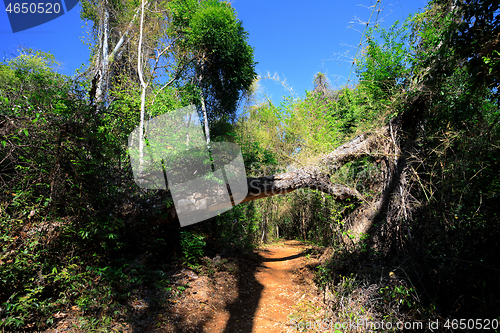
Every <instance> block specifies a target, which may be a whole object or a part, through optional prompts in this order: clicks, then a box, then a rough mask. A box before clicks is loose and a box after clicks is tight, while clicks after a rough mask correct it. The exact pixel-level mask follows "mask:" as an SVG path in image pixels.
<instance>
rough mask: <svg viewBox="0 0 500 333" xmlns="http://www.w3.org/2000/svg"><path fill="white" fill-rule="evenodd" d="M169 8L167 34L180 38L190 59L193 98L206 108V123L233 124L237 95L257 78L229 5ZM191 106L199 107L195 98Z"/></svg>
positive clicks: (211, 1) (211, 0)
mask: <svg viewBox="0 0 500 333" xmlns="http://www.w3.org/2000/svg"><path fill="white" fill-rule="evenodd" d="M169 8H170V13H171V14H170V15H171V25H170V26H169V32H170V34H171V35H173V36H177V37H179V38H180V40H179V42H178V43H179V45H180V47H181V49H182V50H183V52H188V53H191V54H192V55H193V59H194V60H195V61H194V62H193V66H194V67H193V70H194V72H193V73H192V74H191V75H192V76H195V77H194V79H195V82H197V84H196V90H197V91H198V93H197V94H198V95H199V94H201V95H202V96H203V98H204V100H205V102H206V104H207V106H208V107H207V112H208V120H209V123H210V124H211V126H213V127H217V126H216V124H217V123H218V122H220V121H221V120H222V122H223V123H224V122H227V121H231V120H234V116H235V112H236V107H237V103H238V101H239V100H240V97H241V93H242V92H244V91H246V90H248V89H249V88H250V86H251V84H252V82H253V80H254V79H255V78H256V76H257V75H256V73H255V70H254V67H255V64H256V63H255V62H254V59H253V48H252V47H251V46H249V45H248V42H247V41H248V33H247V32H246V31H245V30H244V28H243V26H242V22H241V21H240V20H237V18H236V13H235V11H234V9H233V8H232V7H231V5H230V4H229V3H227V2H219V1H217V0H205V1H201V2H199V3H198V2H197V1H185V0H175V1H171V2H170V3H169ZM186 81H191V78H190V79H188V80H186ZM188 85H189V84H188ZM193 97H194V96H193ZM193 102H196V104H197V105H199V103H198V102H199V98H195V99H194V100H193Z"/></svg>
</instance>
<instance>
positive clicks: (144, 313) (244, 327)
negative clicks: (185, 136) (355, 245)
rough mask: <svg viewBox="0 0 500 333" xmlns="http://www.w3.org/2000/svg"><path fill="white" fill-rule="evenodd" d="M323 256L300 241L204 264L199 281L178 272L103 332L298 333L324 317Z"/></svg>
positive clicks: (80, 326) (77, 326)
mask: <svg viewBox="0 0 500 333" xmlns="http://www.w3.org/2000/svg"><path fill="white" fill-rule="evenodd" d="M322 253H323V249H322V248H318V247H314V246H310V245H306V244H304V243H301V242H299V241H281V242H279V243H274V244H270V245H266V246H262V247H260V248H258V249H255V250H254V251H253V253H251V254H250V255H244V256H236V258H235V257H233V256H231V255H227V256H216V257H215V258H213V259H210V258H205V260H204V264H203V265H201V266H200V267H198V268H197V269H196V273H195V272H194V271H193V270H190V269H185V268H184V269H179V270H176V271H175V272H172V274H171V277H170V278H169V285H168V286H164V288H152V287H146V286H145V287H144V288H140V289H139V290H137V291H136V292H135V293H134V295H133V296H132V297H131V298H130V300H129V301H128V304H127V305H126V306H125V307H126V311H123V312H124V315H123V316H121V318H119V319H118V320H113V321H112V322H109V323H108V324H107V325H106V326H107V327H106V328H105V330H104V331H106V332H109V331H112V332H113V331H114V332H125V333H132V332H133V333H136V332H206V333H233V332H234V333H236V332H242V333H264V332H265V333H282V332H297V325H296V324H297V323H299V322H303V323H304V322H319V321H320V319H321V318H323V317H324V315H325V314H324V310H323V306H322V296H321V292H320V291H319V290H318V288H317V287H316V285H315V283H314V268H315V267H316V266H317V265H318V264H319V262H320V257H321V255H322ZM125 313H126V314H125ZM90 328H91V327H89V321H88V320H83V321H82V319H81V317H80V318H78V315H77V313H74V314H73V315H72V316H69V317H67V318H66V319H65V320H63V321H61V322H59V324H58V325H57V326H56V327H55V328H53V329H51V330H48V331H46V332H47V333H48V332H50V333H56V332H57V333H58V332H83V331H86V332H87V331H89V329H90ZM102 328H104V327H102V326H101V329H102ZM101 329H99V328H97V327H93V329H92V331H96V332H100V331H101ZM104 331H103V332H104Z"/></svg>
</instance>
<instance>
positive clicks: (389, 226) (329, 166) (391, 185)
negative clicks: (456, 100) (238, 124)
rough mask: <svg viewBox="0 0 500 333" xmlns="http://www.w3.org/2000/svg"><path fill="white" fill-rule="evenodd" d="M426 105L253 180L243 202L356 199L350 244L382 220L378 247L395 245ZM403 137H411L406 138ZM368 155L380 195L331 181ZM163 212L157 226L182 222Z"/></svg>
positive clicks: (419, 102) (348, 223)
mask: <svg viewBox="0 0 500 333" xmlns="http://www.w3.org/2000/svg"><path fill="white" fill-rule="evenodd" d="M424 107H425V103H424V102H423V99H421V98H416V99H415V101H414V102H413V103H412V104H411V106H410V108H409V110H408V111H406V112H404V113H403V114H402V115H400V116H399V117H398V118H396V119H394V120H392V121H391V122H390V123H389V125H388V126H385V127H383V128H380V129H379V130H377V131H374V132H373V133H366V134H362V135H359V136H357V137H355V138H354V139H352V140H351V141H350V142H348V143H346V144H344V145H342V146H340V147H338V148H337V149H335V150H334V151H333V152H331V153H329V154H327V155H325V156H323V157H321V158H319V159H318V160H317V161H316V163H313V164H311V165H308V166H305V167H303V168H300V169H296V170H293V171H290V172H287V173H282V174H277V175H271V176H266V177H258V178H247V184H248V193H247V195H246V197H245V198H244V199H243V201H242V202H241V203H244V202H249V201H253V200H258V199H261V198H267V197H272V196H275V195H282V194H286V193H290V192H292V191H295V190H297V189H302V188H308V189H312V190H317V191H320V192H323V193H325V194H328V195H330V196H331V197H332V198H333V199H334V200H336V201H347V200H350V202H354V203H356V204H357V207H356V208H355V209H354V210H353V211H352V212H351V213H350V214H349V215H347V216H346V217H345V219H344V224H343V225H344V228H346V229H349V230H350V232H349V235H350V236H349V237H345V238H344V239H343V240H344V242H345V243H346V244H348V245H351V246H354V245H355V244H356V243H357V242H358V241H359V240H360V239H361V236H363V234H366V233H368V232H369V231H370V228H371V227H372V225H373V224H374V222H376V221H378V220H380V221H382V222H383V223H382V224H383V226H382V227H380V228H378V227H377V233H376V235H374V237H376V238H377V239H378V240H379V241H377V243H378V244H383V243H384V242H386V240H387V239H389V238H390V239H391V241H392V242H394V237H393V236H394V235H393V234H390V235H389V233H393V232H394V230H396V231H397V230H399V229H400V228H399V226H394V224H397V223H399V222H398V221H400V220H401V217H408V216H407V214H409V211H408V210H407V209H406V208H407V203H405V198H406V197H407V182H408V180H407V179H408V175H407V173H408V168H407V164H406V156H407V155H408V154H409V150H410V149H411V144H412V142H413V141H414V137H413V136H412V134H411V133H412V132H415V130H413V129H415V128H416V127H417V123H418V121H419V118H420V116H419V115H420V114H421V111H422V110H423V109H424ZM403 133H404V134H405V135H402V134H403ZM401 147H402V148H401ZM365 156H372V157H374V158H376V163H377V166H378V168H379V170H380V172H379V173H378V176H377V177H374V178H373V179H372V183H373V184H372V187H371V190H372V192H374V193H375V195H374V196H372V197H370V198H369V197H367V196H365V195H363V194H361V193H360V192H359V191H358V190H357V189H355V188H352V187H349V186H346V185H343V184H336V183H333V182H332V181H331V178H332V177H331V176H332V175H334V174H335V173H336V172H337V171H338V170H339V169H340V168H341V167H342V166H343V165H345V164H347V163H349V162H351V161H354V160H357V159H360V158H362V157H365ZM168 195H169V194H168V193H167V196H168ZM164 199H165V197H163V198H161V201H162V202H165V200H164ZM162 211H163V212H164V213H166V214H165V216H167V218H166V219H163V220H161V221H158V222H157V223H168V222H174V221H177V219H176V210H175V207H174V206H173V205H169V207H167V206H164V207H163V209H162ZM405 215H406V216H405ZM153 224H156V223H153ZM370 234H371V232H370Z"/></svg>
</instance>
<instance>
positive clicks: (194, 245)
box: [180, 231, 206, 266]
mask: <svg viewBox="0 0 500 333" xmlns="http://www.w3.org/2000/svg"><path fill="white" fill-rule="evenodd" d="M180 244H181V248H182V254H183V256H184V263H185V264H187V265H189V266H196V265H197V264H198V263H199V261H200V259H201V258H202V257H203V256H204V253H205V251H204V248H205V245H206V242H205V237H204V236H202V235H197V234H195V233H192V232H190V231H181V241H180Z"/></svg>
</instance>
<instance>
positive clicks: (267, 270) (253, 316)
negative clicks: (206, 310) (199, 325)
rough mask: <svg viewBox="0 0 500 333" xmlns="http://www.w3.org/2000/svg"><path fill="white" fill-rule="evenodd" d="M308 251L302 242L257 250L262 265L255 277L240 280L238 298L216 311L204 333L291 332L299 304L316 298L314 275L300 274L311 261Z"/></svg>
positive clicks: (308, 273) (292, 242) (290, 242)
mask: <svg viewBox="0 0 500 333" xmlns="http://www.w3.org/2000/svg"><path fill="white" fill-rule="evenodd" d="M305 249H307V246H305V245H303V244H302V243H300V242H296V241H288V242H286V243H284V244H282V245H274V246H267V247H264V248H261V249H259V250H257V253H258V255H259V256H260V257H261V259H260V260H261V263H260V265H259V266H258V267H257V268H256V269H255V270H254V274H253V276H250V277H246V279H242V278H240V283H239V288H238V289H239V297H238V298H237V299H236V300H235V301H234V302H233V303H231V304H228V305H227V306H226V307H225V309H219V310H217V311H216V312H215V313H214V314H213V319H212V320H210V321H209V322H208V323H207V324H206V326H205V327H204V332H207V333H220V332H224V333H229V332H245V333H275V332H276V333H281V332H290V331H291V330H292V328H293V325H292V324H291V322H290V315H291V314H292V313H294V311H295V312H296V310H297V306H300V301H301V300H304V299H307V300H309V301H312V298H316V297H315V292H316V290H315V287H314V285H312V281H311V280H312V276H311V275H312V274H311V273H310V272H308V271H305V270H301V268H303V267H304V266H305V264H306V262H307V261H308V258H306V254H305V253H304V250H305ZM299 271H300V272H299ZM241 280H242V281H241ZM306 296H307V297H306Z"/></svg>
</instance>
